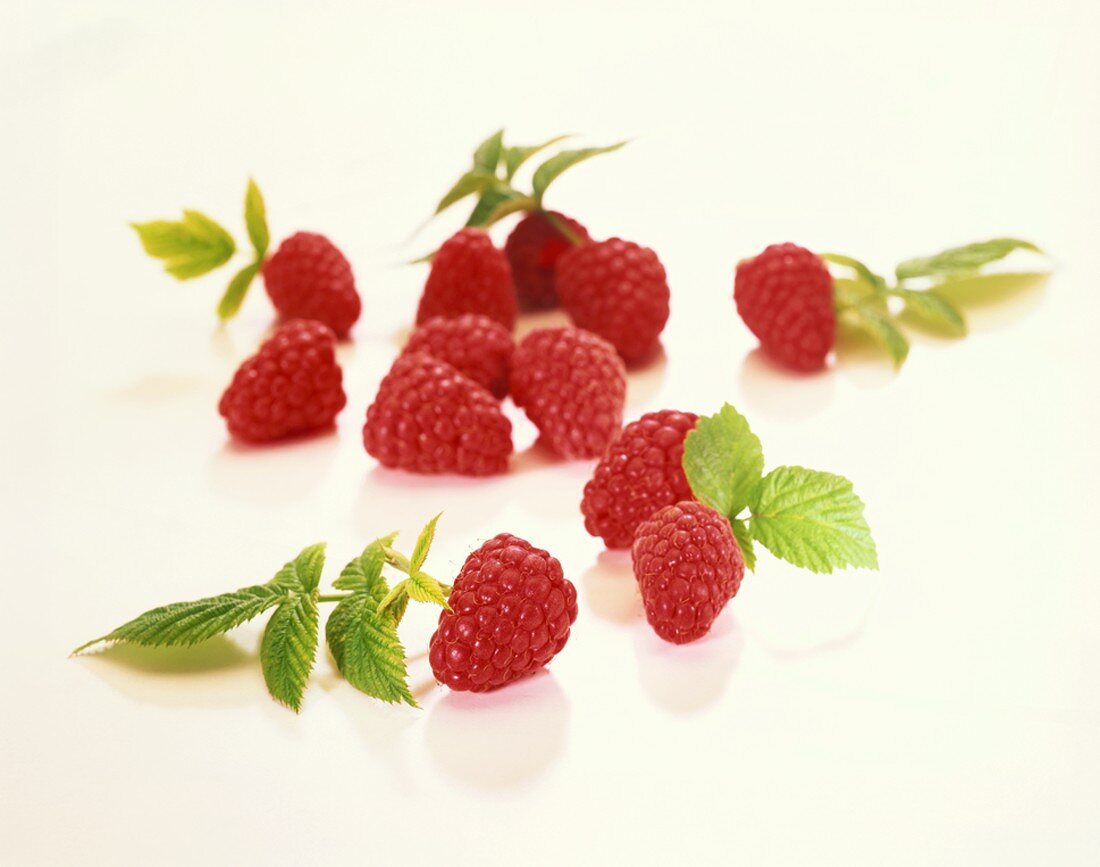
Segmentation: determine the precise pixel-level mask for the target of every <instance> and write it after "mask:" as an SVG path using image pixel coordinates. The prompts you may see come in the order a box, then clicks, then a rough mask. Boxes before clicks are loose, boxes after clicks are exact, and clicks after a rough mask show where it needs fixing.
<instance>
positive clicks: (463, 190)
mask: <svg viewBox="0 0 1100 867" xmlns="http://www.w3.org/2000/svg"><path fill="white" fill-rule="evenodd" d="M494 183H496V175H494V174H493V173H492V172H488V171H485V170H484V169H473V170H471V171H468V172H466V174H464V175H463V176H462V177H461V178H459V179H458V180H457V181H455V184H454V186H453V187H451V188H450V189H449V190H448V191H447V194H446V195H445V196H443V198H442V199H440V200H439V204H438V205H436V207H435V212H436V213H437V214H441V213H443V211H445V210H447V208H449V207H450V206H451V205H453V204H454V203H455V202H460V201H462V200H463V199H464V198H466V197H467V196H469V195H473V194H474V193H480V192H481V191H482V190H484V189H485V188H486V187H488V186H489V185H490V184H494Z"/></svg>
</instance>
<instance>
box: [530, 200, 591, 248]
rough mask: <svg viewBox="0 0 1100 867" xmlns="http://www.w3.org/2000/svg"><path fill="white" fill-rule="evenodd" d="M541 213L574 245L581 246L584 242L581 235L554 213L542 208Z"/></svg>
mask: <svg viewBox="0 0 1100 867" xmlns="http://www.w3.org/2000/svg"><path fill="white" fill-rule="evenodd" d="M540 213H541V214H542V216H543V217H544V218H545V220H546V222H548V223H549V224H550V225H551V226H553V227H554V228H555V229H557V230H558V234H559V235H561V236H562V237H563V238H565V240H566V241H568V242H569V243H570V244H572V245H573V246H574V247H579V246H581V244H583V243H584V241H583V239H582V238H581V236H580V235H578V234H577V233H576V232H574V231H573V230H572V229H570V228H569V226H567V225H566V224H565V223H564V222H562V221H561V220H559V219H558V218H557V217H556V216H555V215H554V214H552V213H550V212H549V211H547V210H545V209H540Z"/></svg>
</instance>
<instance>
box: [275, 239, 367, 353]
mask: <svg viewBox="0 0 1100 867" xmlns="http://www.w3.org/2000/svg"><path fill="white" fill-rule="evenodd" d="M262 273H263V275H264V286H265V287H266V289H267V294H268V295H269V296H270V298H271V303H272V304H274V305H275V309H276V310H277V311H278V312H279V316H280V317H282V318H283V319H316V320H317V321H318V322H323V323H324V324H325V325H327V326H328V327H329V328H331V329H332V330H333V332H334V333H335V334H336V336H337V337H340V338H344V337H347V334H348V331H349V330H350V329H351V326H352V325H354V324H355V320H357V319H358V318H359V311H360V303H359V293H358V292H356V291H355V277H354V276H353V275H352V273H351V265H350V264H348V260H347V259H345V258H344V254H343V253H341V252H340V251H339V250H338V249H337V247H336V245H335V244H333V243H332V242H331V241H330V240H329V239H328V238H326V237H325V236H324V235H316V234H314V233H313V232H296V233H295V234H293V235H291V236H290V237H289V238H287V239H286V240H285V241H283V243H281V244H280V245H279V249H278V250H276V251H275V253H274V254H273V255H272V256H271V257H270V258H269V259H268V260H267V261H266V262H264V266H263V272H262Z"/></svg>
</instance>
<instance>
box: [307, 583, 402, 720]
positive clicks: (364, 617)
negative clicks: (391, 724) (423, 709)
mask: <svg viewBox="0 0 1100 867" xmlns="http://www.w3.org/2000/svg"><path fill="white" fill-rule="evenodd" d="M406 598H407V597H406ZM325 638H326V640H327V641H328V646H329V650H330V651H331V652H332V658H333V659H334V660H335V661H336V667H337V668H339V669H340V673H341V674H342V675H343V676H344V678H345V679H346V680H347V681H348V683H350V684H351V685H352V686H354V687H355V688H356V689H358V690H361V691H362V692H365V693H366V694H367V695H370V696H373V697H375V698H378V699H381V700H382V701H386V702H390V703H395V702H405V703H406V704H408V705H410V706H412V707H416V706H417V704H416V700H415V699H414V698H413V697H412V693H411V692H409V685H408V671H407V669H406V667H405V648H404V647H403V646H402V645H401V640H400V639H399V638H398V636H397V621H396V620H395V618H394V617H392V616H391V615H390V614H388V613H387V614H379V613H378V611H377V607H376V603H375V601H374V600H373V599H371V598H370V597H369V596H368V595H366V594H356V595H355V596H352V597H351V598H350V599H345V600H344V601H343V602H341V603H340V604H339V605H337V606H336V608H335V609H334V610H333V612H332V614H331V615H329V618H328V623H326V624H325Z"/></svg>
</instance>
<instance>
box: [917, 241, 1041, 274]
mask: <svg viewBox="0 0 1100 867" xmlns="http://www.w3.org/2000/svg"><path fill="white" fill-rule="evenodd" d="M1014 250H1030V251H1032V252H1034V253H1042V252H1043V251H1042V250H1040V249H1039V248H1038V247H1036V246H1035V245H1034V244H1032V243H1031V242H1030V241H1021V240H1020V239H1018V238H994V239H992V240H991V241H978V242H976V243H974V244H967V245H965V246H963V247H952V248H950V249H948V250H944V251H943V252H941V253H936V254H935V255H934V256H921V257H918V258H916V259H908V260H906V261H905V262H902V263H901V264H899V265H898V267H897V269H896V271H895V273H896V274H897V278H898V280H899V281H900V280H911V279H913V278H916V277H945V276H950V275H956V274H964V273H971V272H974V271H977V270H978V269H979V268H981V267H982V266H983V265H987V264H989V263H990V262H996V261H997V260H998V259H1003V258H1004V257H1005V256H1007V255H1008V254H1009V253H1011V252H1013V251H1014Z"/></svg>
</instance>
